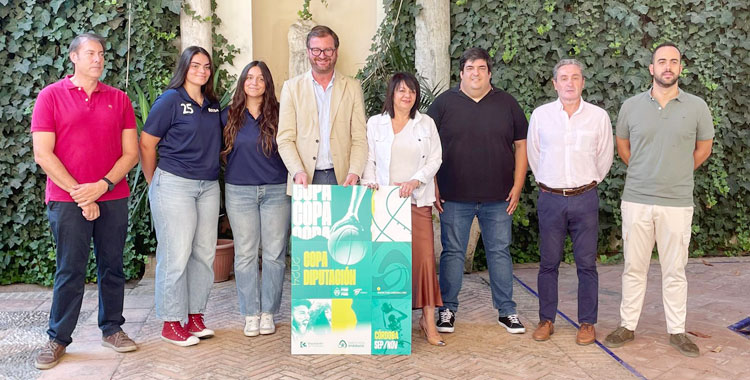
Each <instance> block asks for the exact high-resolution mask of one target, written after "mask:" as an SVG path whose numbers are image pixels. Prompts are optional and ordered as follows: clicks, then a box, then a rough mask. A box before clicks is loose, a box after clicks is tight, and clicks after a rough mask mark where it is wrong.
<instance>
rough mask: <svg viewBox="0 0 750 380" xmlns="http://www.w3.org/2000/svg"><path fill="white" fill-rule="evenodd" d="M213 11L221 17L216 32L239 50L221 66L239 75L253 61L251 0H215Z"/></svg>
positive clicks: (230, 72) (231, 73) (232, 73)
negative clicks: (229, 62) (228, 61)
mask: <svg viewBox="0 0 750 380" xmlns="http://www.w3.org/2000/svg"><path fill="white" fill-rule="evenodd" d="M261 1H262V0H261ZM215 12H216V15H217V16H219V18H220V19H221V24H219V25H218V26H217V27H216V33H217V34H221V35H223V36H224V37H225V38H226V39H227V40H228V41H229V43H230V44H232V45H234V46H235V47H236V48H238V49H239V50H240V51H239V52H238V53H237V54H235V55H234V60H233V63H232V64H231V65H230V64H228V63H225V64H224V66H223V67H222V68H224V69H226V70H227V72H228V73H229V74H230V75H239V74H240V72H241V71H242V68H244V67H245V65H247V64H248V63H250V62H251V61H253V1H252V0H221V1H217V2H216V10H215ZM266 63H268V62H266ZM232 86H234V84H232Z"/></svg>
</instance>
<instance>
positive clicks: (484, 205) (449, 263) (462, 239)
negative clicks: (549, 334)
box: [440, 201, 516, 317]
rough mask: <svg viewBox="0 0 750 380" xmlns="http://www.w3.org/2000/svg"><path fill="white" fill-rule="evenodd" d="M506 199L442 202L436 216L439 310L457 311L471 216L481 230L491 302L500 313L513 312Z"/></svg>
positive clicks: (510, 221)
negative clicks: (438, 257) (441, 303)
mask: <svg viewBox="0 0 750 380" xmlns="http://www.w3.org/2000/svg"><path fill="white" fill-rule="evenodd" d="M506 208H508V202H452V201H446V202H445V203H444V204H443V214H442V215H440V229H441V236H440V240H441V242H442V243H443V252H442V253H441V254H440V293H441V294H442V296H443V307H442V308H441V310H442V309H451V310H452V311H454V312H455V311H458V293H459V291H461V282H462V281H463V274H464V261H465V260H466V246H467V245H468V244H469V231H470V230H471V223H472V222H473V221H474V216H476V217H477V219H478V220H479V227H480V228H481V229H482V242H483V243H484V249H485V252H486V255H487V269H488V270H489V272H490V290H491V291H492V304H493V305H494V307H495V309H497V310H498V312H499V313H500V316H503V317H505V316H508V315H511V314H516V303H515V302H513V261H512V260H511V258H510V242H511V229H512V227H513V216H512V215H508V213H507V212H506V211H505V210H506Z"/></svg>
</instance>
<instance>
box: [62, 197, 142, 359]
mask: <svg viewBox="0 0 750 380" xmlns="http://www.w3.org/2000/svg"><path fill="white" fill-rule="evenodd" d="M97 203H98V204H99V210H100V216H99V217H98V218H97V219H95V220H94V221H91V222H89V221H87V220H86V219H85V218H84V217H83V215H82V214H81V209H80V208H79V207H78V205H76V204H75V203H74V202H49V204H48V206H47V214H48V215H49V221H50V226H51V228H52V235H53V236H54V237H55V243H56V245H57V270H56V271H55V287H54V291H53V294H52V308H51V310H50V315H49V330H47V334H48V335H49V337H50V339H54V340H55V341H57V342H58V343H60V344H63V345H65V346H67V345H68V344H70V343H71V342H72V338H71V334H72V333H73V329H75V327H76V323H77V322H78V315H79V314H80V312H81V303H82V302H83V291H84V283H85V281H86V264H87V263H88V259H89V251H90V247H91V238H92V237H93V239H94V256H95V257H96V264H97V280H98V281H97V282H98V286H99V328H100V329H101V330H102V335H103V336H109V335H112V334H114V333H116V332H118V331H120V330H122V329H121V328H120V326H122V324H123V323H125V318H123V317H122V307H123V306H122V305H123V300H124V297H125V295H124V293H125V274H124V273H123V270H122V252H123V248H124V246H125V237H126V235H127V231H128V199H127V198H123V199H117V200H112V201H104V202H97Z"/></svg>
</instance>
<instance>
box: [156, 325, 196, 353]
mask: <svg viewBox="0 0 750 380" xmlns="http://www.w3.org/2000/svg"><path fill="white" fill-rule="evenodd" d="M161 338H162V339H163V340H165V341H167V342H169V343H172V344H176V345H178V346H181V347H187V346H192V345H196V344H198V343H200V339H198V338H196V337H194V336H192V335H190V333H189V332H188V331H187V329H185V328H184V327H182V325H181V324H180V322H178V321H175V322H164V327H163V328H162V329H161Z"/></svg>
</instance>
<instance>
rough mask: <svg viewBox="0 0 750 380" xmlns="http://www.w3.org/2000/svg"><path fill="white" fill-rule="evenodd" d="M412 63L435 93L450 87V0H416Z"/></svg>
mask: <svg viewBox="0 0 750 380" xmlns="http://www.w3.org/2000/svg"><path fill="white" fill-rule="evenodd" d="M417 4H419V5H421V6H422V10H421V11H420V12H419V14H418V15H417V17H416V27H417V30H416V38H415V39H416V43H415V46H416V51H415V53H414V57H415V59H414V64H415V66H416V68H417V72H418V73H419V75H421V76H422V77H424V78H425V79H426V80H427V83H428V84H429V85H430V88H431V89H433V88H435V87H437V88H438V89H439V91H438V93H440V92H443V91H445V90H447V89H448V87H449V86H450V69H451V61H450V53H449V51H448V49H449V47H450V42H451V13H450V2H449V0H417Z"/></svg>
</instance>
